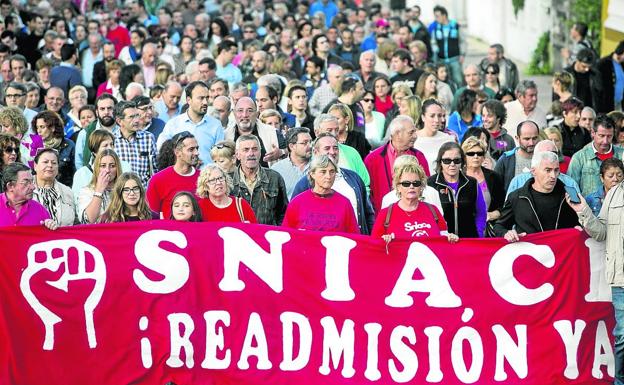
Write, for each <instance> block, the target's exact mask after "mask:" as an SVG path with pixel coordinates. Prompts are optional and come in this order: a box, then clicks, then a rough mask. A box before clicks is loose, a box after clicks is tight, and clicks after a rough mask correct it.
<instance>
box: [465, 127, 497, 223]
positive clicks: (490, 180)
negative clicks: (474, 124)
mask: <svg viewBox="0 0 624 385" xmlns="http://www.w3.org/2000/svg"><path fill="white" fill-rule="evenodd" d="M464 139H465V140H464V143H462V150H464V154H466V175H467V176H470V177H473V178H475V179H476V180H477V183H478V184H479V189H481V192H482V193H483V199H484V200H485V204H486V206H487V221H488V222H493V221H495V220H497V219H498V218H499V217H500V210H501V209H502V208H503V203H505V190H504V189H503V180H502V178H501V177H500V175H498V174H497V173H496V172H494V171H492V170H489V169H488V168H487V167H485V166H484V161H485V159H486V156H487V148H488V146H487V145H486V142H485V141H483V140H481V139H479V138H477V137H474V136H471V137H469V138H464Z"/></svg>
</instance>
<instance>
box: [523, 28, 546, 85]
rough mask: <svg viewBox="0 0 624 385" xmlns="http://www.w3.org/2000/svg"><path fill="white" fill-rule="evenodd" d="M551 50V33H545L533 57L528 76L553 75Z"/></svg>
mask: <svg viewBox="0 0 624 385" xmlns="http://www.w3.org/2000/svg"><path fill="white" fill-rule="evenodd" d="M550 50H551V48H550V32H544V34H543V35H542V36H541V37H540V39H539V40H538V42H537V47H536V48H535V51H533V55H532V56H531V61H530V62H529V66H528V67H527V70H526V73H527V75H548V74H551V73H552V62H551V54H550Z"/></svg>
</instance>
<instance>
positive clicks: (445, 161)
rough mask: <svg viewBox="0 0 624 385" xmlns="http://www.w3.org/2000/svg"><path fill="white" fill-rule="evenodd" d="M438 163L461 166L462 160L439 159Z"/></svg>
mask: <svg viewBox="0 0 624 385" xmlns="http://www.w3.org/2000/svg"><path fill="white" fill-rule="evenodd" d="M440 162H442V164H447V165H448V164H451V163H455V164H461V162H462V160H461V158H454V159H449V158H442V159H440Z"/></svg>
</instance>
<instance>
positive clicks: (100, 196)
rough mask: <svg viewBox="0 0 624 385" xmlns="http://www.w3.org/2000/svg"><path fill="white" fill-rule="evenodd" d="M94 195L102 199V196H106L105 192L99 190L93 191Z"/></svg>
mask: <svg viewBox="0 0 624 385" xmlns="http://www.w3.org/2000/svg"><path fill="white" fill-rule="evenodd" d="M93 197H94V198H100V199H102V198H103V197H104V194H102V193H101V192H97V191H95V192H94V193H93Z"/></svg>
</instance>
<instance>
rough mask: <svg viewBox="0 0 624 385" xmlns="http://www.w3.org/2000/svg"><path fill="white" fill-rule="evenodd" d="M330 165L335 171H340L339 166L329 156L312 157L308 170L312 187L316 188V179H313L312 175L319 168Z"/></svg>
mask: <svg viewBox="0 0 624 385" xmlns="http://www.w3.org/2000/svg"><path fill="white" fill-rule="evenodd" d="M330 165H331V166H333V167H334V170H336V171H338V165H336V163H334V161H333V160H332V159H331V158H330V157H329V155H315V156H313V157H312V159H311V160H310V166H309V168H308V182H310V187H314V179H312V174H313V173H314V172H315V171H316V170H318V169H319V168H325V167H329V166H330Z"/></svg>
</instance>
